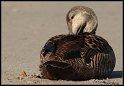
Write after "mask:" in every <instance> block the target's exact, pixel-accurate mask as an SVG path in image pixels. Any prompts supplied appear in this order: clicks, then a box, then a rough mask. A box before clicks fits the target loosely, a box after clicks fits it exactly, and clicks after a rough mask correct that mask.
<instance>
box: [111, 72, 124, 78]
mask: <svg viewBox="0 0 124 86" xmlns="http://www.w3.org/2000/svg"><path fill="white" fill-rule="evenodd" d="M122 75H123V71H113V72H112V74H111V77H110V78H122Z"/></svg>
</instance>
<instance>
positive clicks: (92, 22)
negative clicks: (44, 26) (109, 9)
mask: <svg viewBox="0 0 124 86" xmlns="http://www.w3.org/2000/svg"><path fill="white" fill-rule="evenodd" d="M66 21H67V26H68V30H69V34H66V35H57V36H54V37H52V38H50V39H49V40H48V41H47V42H46V44H45V46H44V47H43V49H42V50H41V53H40V62H41V63H40V66H39V70H40V71H41V75H42V78H46V79H55V80H58V79H62V80H88V79H99V78H107V77H109V76H110V75H111V73H112V71H113V69H114V67H115V61H116V59H115V54H114V51H113V49H112V47H111V46H110V45H109V44H108V42H107V41H106V40H105V39H104V38H102V37H100V36H98V35H95V32H96V29H97V25H98V22H97V17H96V14H95V13H94V11H93V10H92V9H91V8H89V7H85V6H75V7H73V8H72V9H70V10H69V12H68V13H67V15H66Z"/></svg>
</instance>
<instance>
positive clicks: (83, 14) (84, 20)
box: [66, 6, 98, 35]
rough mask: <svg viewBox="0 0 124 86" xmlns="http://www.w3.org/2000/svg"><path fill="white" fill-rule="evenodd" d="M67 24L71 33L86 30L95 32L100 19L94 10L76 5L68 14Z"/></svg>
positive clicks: (80, 32)
mask: <svg viewBox="0 0 124 86" xmlns="http://www.w3.org/2000/svg"><path fill="white" fill-rule="evenodd" d="M66 21H67V26H68V30H69V33H70V34H75V35H76V34H82V33H84V32H88V33H93V34H95V31H96V28H97V25H98V21H97V16H96V14H95V13H94V11H93V10H92V9H91V8H89V7H85V6H75V7H73V8H71V9H70V10H69V12H68V13H67V15H66Z"/></svg>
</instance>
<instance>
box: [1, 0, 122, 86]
mask: <svg viewBox="0 0 124 86" xmlns="http://www.w3.org/2000/svg"><path fill="white" fill-rule="evenodd" d="M76 5H84V6H88V7H90V8H92V9H93V10H94V11H95V13H96V15H97V18H98V28H97V31H96V34H97V35H99V36H101V37H103V38H105V39H106V40H107V41H108V42H109V44H110V45H111V46H112V48H113V50H114V52H115V56H116V65H115V68H114V71H113V73H112V75H111V77H110V78H107V79H100V80H98V79H91V80H87V81H66V80H48V79H40V78H37V77H36V75H38V74H39V73H40V72H39V64H40V51H41V49H42V47H43V46H44V44H45V43H46V42H47V40H48V39H49V38H51V37H53V36H55V35H59V34H68V29H67V24H66V19H65V16H66V14H67V12H68V10H69V9H70V8H71V7H73V6H76ZM1 7H2V29H1V31H2V32H1V34H2V35H1V36H2V37H1V38H2V39H1V40H2V51H1V55H2V56H1V67H2V68H1V84H15V85H17V84H20V85H21V84H41V85H47V84H49V85H53V84H58V85H60V84H61V85H71V84H74V85H85V84H86V85H87V84H89V85H96V84H99V85H102V84H103V85H117V84H120V85H122V84H123V76H122V72H123V57H122V47H123V46H122V34H123V31H122V19H123V17H122V8H123V6H122V2H119V1H116V2H105V1H103V2H102V1H99V2H97V1H94V2H91V1H90V2H87V1H82V2H80V1H78V2H73V1H71V2H67V1H66V2H64V1H62V2H57V1H53V2H50V1H47V2H45V1H41V2H34V1H33V2H26V1H25V2H22V1H21V2H19V1H18V2H15V1H13V2H7V1H5V2H4V1H2V6H1ZM24 72H25V73H26V74H22V73H24ZM20 73H21V74H22V76H21V75H20Z"/></svg>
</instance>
